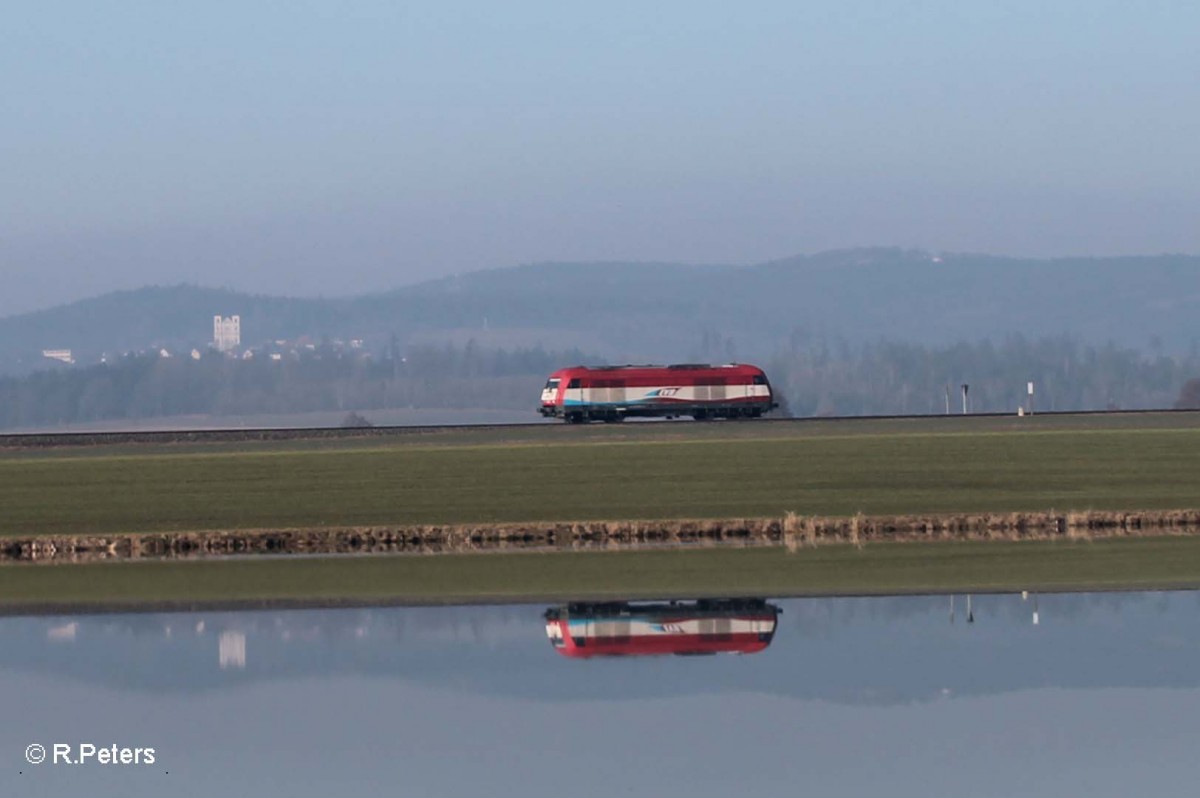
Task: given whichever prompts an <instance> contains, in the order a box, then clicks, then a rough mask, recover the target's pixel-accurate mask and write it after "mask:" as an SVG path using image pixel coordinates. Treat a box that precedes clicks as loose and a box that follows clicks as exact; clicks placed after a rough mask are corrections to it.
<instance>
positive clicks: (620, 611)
mask: <svg viewBox="0 0 1200 798" xmlns="http://www.w3.org/2000/svg"><path fill="white" fill-rule="evenodd" d="M778 617H779V608H778V607H776V606H775V605H773V604H768V603H767V602H766V601H764V600H762V599H717V600H707V601H703V600H702V601H696V602H687V603H683V602H671V603H669V604H629V603H626V602H619V603H607V604H582V603H581V604H568V605H567V606H565V607H552V608H550V609H548V610H546V614H545V618H546V636H547V637H548V638H550V644H551V645H552V646H554V650H555V651H557V652H558V653H559V654H561V655H563V656H564V657H569V658H571V659H591V658H592V657H637V656H656V655H659V656H661V655H664V654H674V655H675V656H697V655H703V654H754V653H757V652H759V651H762V650H763V649H765V648H766V647H767V646H769V645H771V640H772V639H773V638H774V637H775V625H776V623H777V619H778Z"/></svg>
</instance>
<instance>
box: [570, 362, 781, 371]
mask: <svg viewBox="0 0 1200 798" xmlns="http://www.w3.org/2000/svg"><path fill="white" fill-rule="evenodd" d="M577 369H578V370H581V371H626V370H632V369H678V370H703V369H754V370H756V371H757V370H759V369H758V366H752V365H750V364H749V363H720V364H716V365H714V364H711V363H672V364H670V365H662V364H657V363H626V364H624V365H621V366H570V367H568V368H565V369H562V371H574V370H577Z"/></svg>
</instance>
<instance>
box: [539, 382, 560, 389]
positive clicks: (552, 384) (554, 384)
mask: <svg viewBox="0 0 1200 798" xmlns="http://www.w3.org/2000/svg"><path fill="white" fill-rule="evenodd" d="M558 382H559V381H558V380H546V387H545V388H544V389H543V390H546V391H553V390H554V389H555V388H557V387H558Z"/></svg>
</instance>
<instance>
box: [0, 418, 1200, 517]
mask: <svg viewBox="0 0 1200 798" xmlns="http://www.w3.org/2000/svg"><path fill="white" fill-rule="evenodd" d="M572 432H573V431H572V430H570V429H566V428H561V427H551V428H548V429H547V428H535V429H531V430H521V431H511V432H509V431H498V432H496V431H489V432H478V431H470V432H458V433H455V432H450V433H437V434H435V435H433V436H431V437H430V438H428V439H425V438H421V439H418V438H416V437H414V438H405V439H403V440H393V439H386V438H385V439H383V440H374V441H370V442H369V443H367V442H362V441H357V442H352V443H347V444H343V445H340V446H338V445H333V444H330V443H329V442H322V443H321V444H320V445H311V446H310V445H305V444H303V443H296V444H287V445H280V444H275V445H271V446H256V445H254V444H241V445H237V446H230V445H223V446H220V447H215V448H213V449H206V448H205V447H203V446H197V445H189V446H164V447H155V446H138V447H125V448H121V449H117V450H103V449H101V450H87V449H58V450H51V451H48V452H45V453H29V452H20V453H12V452H9V453H6V454H4V455H0V507H2V510H0V534H7V535H13V534H38V533H66V534H69V533H87V532H120V531H165V530H181V529H237V528H270V527H311V526H326V525H386V524H420V523H456V522H463V523H465V522H492V521H528V520H547V521H553V520H583V519H630V518H701V517H718V518H728V517H737V516H765V515H782V514H783V513H785V512H787V511H795V512H798V513H803V514H824V515H848V514H853V513H855V512H860V511H861V512H864V513H867V514H892V513H932V512H1007V511H1016V510H1041V509H1050V508H1054V509H1058V510H1068V509H1076V510H1082V509H1164V508H1182V507H1194V506H1196V505H1197V504H1200V423H1198V418H1197V417H1196V416H1194V415H1192V414H1185V415H1179V414H1165V415H1161V416H1149V417H1142V416H1136V417H1116V418H1107V417H1105V418H1100V417H1090V418H1086V419H1079V418H1070V419H1053V418H1039V419H1024V420H1021V421H1018V420H1016V419H930V420H928V421H904V422H854V421H843V422H824V423H813V424H791V425H788V424H774V425H772V424H760V425H755V424H754V423H745V424H711V425H680V424H675V425H625V426H623V427H621V428H616V429H610V428H589V429H586V430H581V431H580V433H581V434H580V435H579V436H573V435H572V434H571V433H572Z"/></svg>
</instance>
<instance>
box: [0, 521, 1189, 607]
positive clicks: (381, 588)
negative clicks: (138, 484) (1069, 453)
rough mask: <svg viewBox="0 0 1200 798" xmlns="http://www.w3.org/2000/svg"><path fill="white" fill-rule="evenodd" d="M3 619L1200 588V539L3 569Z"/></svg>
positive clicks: (0, 572)
mask: <svg viewBox="0 0 1200 798" xmlns="http://www.w3.org/2000/svg"><path fill="white" fill-rule="evenodd" d="M0 577H2V578H0V610H6V611H20V610H21V609H22V608H24V609H26V610H31V609H35V608H36V609H42V610H51V609H54V608H61V609H66V608H87V607H88V606H92V607H107V608H114V609H116V608H121V607H123V606H128V607H136V606H141V607H146V606H154V605H160V606H176V607H186V606H202V605H215V604H220V603H228V604H244V605H254V604H266V603H270V602H277V603H296V604H336V603H371V602H448V601H472V600H473V601H504V600H509V601H516V600H529V601H563V600H572V599H635V598H671V597H676V598H698V597H720V596H759V597H781V596H787V595H830V594H872V593H874V594H882V593H903V592H968V591H974V592H983V591H1010V590H1022V589H1030V590H1044V591H1045V590H1083V589H1089V590H1097V589H1114V588H1122V589H1133V588H1146V589H1149V588H1168V587H1200V540H1197V539H1194V538H1141V539H1123V540H1107V541H1100V542H1095V543H1062V542H1060V543H1018V544H1012V543H947V544H882V545H871V546H867V547H866V548H865V549H862V550H859V549H856V548H854V547H852V546H829V547H825V548H819V549H806V550H803V551H801V552H798V553H794V554H789V553H787V552H786V551H784V550H782V549H741V550H712V549H710V550H689V551H658V552H637V553H619V552H613V553H599V554H490V555H455V556H437V557H377V558H340V559H336V558H335V559H316V558H313V559H293V560H240V561H233V562H230V561H224V562H185V563H127V564H105V565H76V566H20V567H17V566H9V567H6V568H4V569H0Z"/></svg>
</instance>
